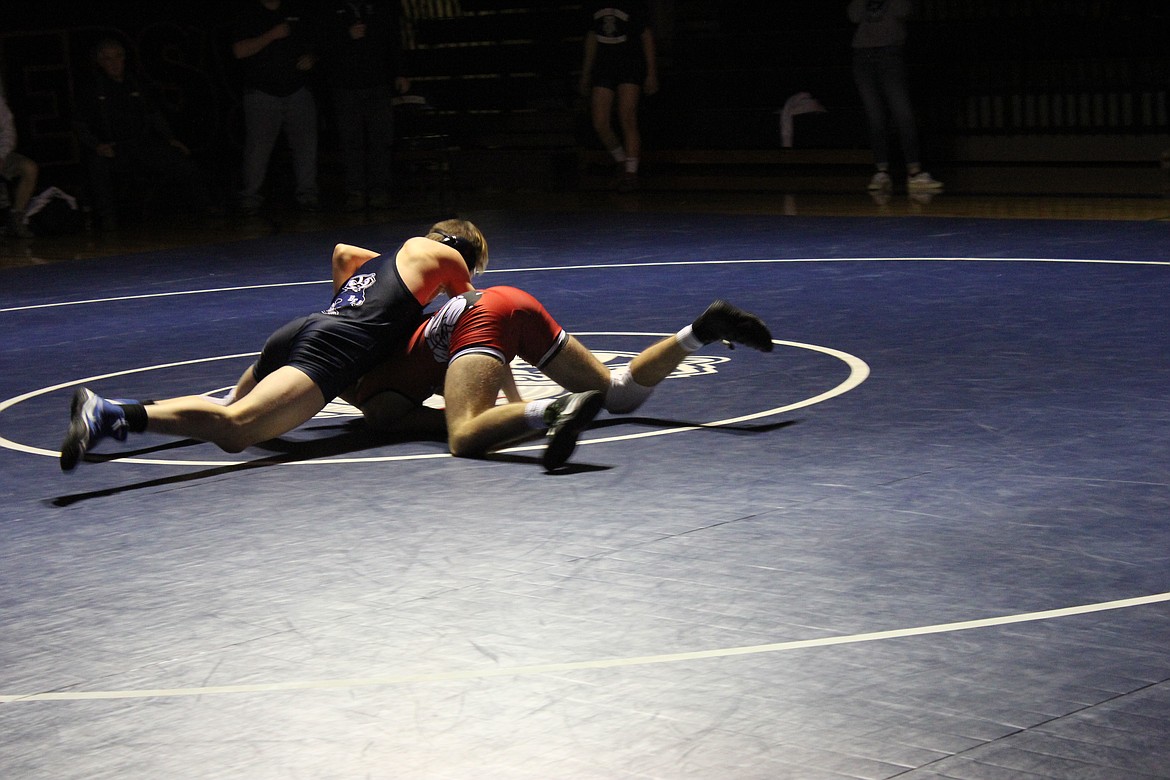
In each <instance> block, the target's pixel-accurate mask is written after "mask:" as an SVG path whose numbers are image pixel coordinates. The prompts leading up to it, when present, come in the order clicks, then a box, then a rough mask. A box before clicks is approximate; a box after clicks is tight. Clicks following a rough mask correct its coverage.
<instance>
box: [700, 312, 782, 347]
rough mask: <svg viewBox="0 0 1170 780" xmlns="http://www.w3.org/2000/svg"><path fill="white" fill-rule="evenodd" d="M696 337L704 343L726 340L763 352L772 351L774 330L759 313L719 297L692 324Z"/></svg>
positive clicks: (729, 342)
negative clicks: (771, 329)
mask: <svg viewBox="0 0 1170 780" xmlns="http://www.w3.org/2000/svg"><path fill="white" fill-rule="evenodd" d="M691 332H692V333H694V335H695V338H697V339H698V340H699V341H701V342H703V343H704V344H710V343H711V342H713V341H724V342H727V343H728V346H730V345H731V344H743V345H745V346H748V347H751V348H752V349H758V350H759V351H761V352H771V351H772V333H771V331H769V330H768V326H767V325H765V324H764V321H763V320H761V319H760V318H759V317H757V316H756V315H754V314H752V313H751V312H747V311H744V310H743V309H741V308H739V307H738V306H732V305H731V304H730V303H728V302H727V301H723V300H719V301H715V302H714V303H712V304H711V305H710V306H708V307H707V310H706V311H705V312H703V313H702V314H700V315H699V318H698V319H696V320H695V321H694V323H693V324H692V325H691Z"/></svg>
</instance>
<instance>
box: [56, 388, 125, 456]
mask: <svg viewBox="0 0 1170 780" xmlns="http://www.w3.org/2000/svg"><path fill="white" fill-rule="evenodd" d="M129 433H130V428H129V426H128V425H127V424H126V413H125V412H124V411H122V408H121V407H120V406H118V405H117V404H115V403H113V402H111V401H107V400H106V399H104V398H102V397H101V396H100V395H98V394H97V393H94V392H92V391H90V390H86V389H85V388H84V387H79V388H78V389H77V390H76V391H74V393H73V401H72V403H71V404H70V406H69V432H68V433H66V434H65V441H64V442H62V443H61V470H62V471H72V470H73V469H74V468H75V467H76V466H77V463H78V462H79V461H80V460H81V458H82V457H83V456H84V455H85V453H86V452H88V451H89V450H90V449H91V448H92V447H93V446H94V445H95V444H97V443H98V442H99V441H101V440H102V439H103V438H105V437H106V436H110V437H112V438H114V439H116V440H118V441H126V436H127V435H128V434H129Z"/></svg>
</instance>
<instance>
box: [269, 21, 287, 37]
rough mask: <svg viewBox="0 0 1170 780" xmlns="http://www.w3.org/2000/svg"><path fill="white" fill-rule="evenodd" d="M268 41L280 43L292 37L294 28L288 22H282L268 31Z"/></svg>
mask: <svg viewBox="0 0 1170 780" xmlns="http://www.w3.org/2000/svg"><path fill="white" fill-rule="evenodd" d="M267 35H268V40H270V41H279V40H280V39H281V38H287V37H288V36H290V35H292V27H291V26H289V23H288V22H281V23H280V24H278V25H276V26H275V27H273V28H272V29H271V30H269V31H268V33H267Z"/></svg>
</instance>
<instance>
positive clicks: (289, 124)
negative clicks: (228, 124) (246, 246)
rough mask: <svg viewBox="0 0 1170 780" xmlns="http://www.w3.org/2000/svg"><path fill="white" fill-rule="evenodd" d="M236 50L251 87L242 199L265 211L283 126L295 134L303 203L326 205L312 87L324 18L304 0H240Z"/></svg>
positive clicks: (309, 207) (244, 205) (291, 138)
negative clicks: (320, 182)
mask: <svg viewBox="0 0 1170 780" xmlns="http://www.w3.org/2000/svg"><path fill="white" fill-rule="evenodd" d="M239 2H240V3H241V4H242V5H241V9H240V16H239V17H238V18H237V20H236V25H235V32H234V35H233V43H232V56H234V57H235V58H236V60H237V61H238V62H239V65H240V70H241V81H242V85H243V88H244V98H243V100H244V132H245V138H244V159H243V188H242V189H241V191H240V194H239V206H240V209H241V210H242V211H243V212H244V213H245V214H252V213H255V212H257V211H259V209H260V206H261V205H263V203H264V196H263V194H262V193H261V190H262V188H263V187H264V180H265V179H266V178H267V176H268V163H269V161H270V160H271V158H272V150H273V149H274V148H275V147H276V139H277V137H278V136H279V135H280V132H281V130H283V131H284V134H285V137H286V138H288V145H289V150H290V151H291V152H292V162H293V175H294V177H295V179H296V202H297V206H298V207H299V208H300V209H302V210H304V211H316V210H317V209H318V208H319V201H318V194H317V101H316V98H314V96H313V93H312V91H311V90H310V88H309V79H310V75H311V73H312V72H313V70H314V68H315V67H316V65H317V61H318V59H319V58H318V55H317V53H316V50H317V42H318V38H319V35H318V20H317V19H315V18H313V17H312V16H311V15H310V14H309V10H308V8H307V6H305V5H304V4H303V3H299V2H297V0H239Z"/></svg>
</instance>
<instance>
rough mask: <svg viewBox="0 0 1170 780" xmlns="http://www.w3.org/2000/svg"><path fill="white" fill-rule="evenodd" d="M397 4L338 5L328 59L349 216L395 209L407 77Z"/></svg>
mask: <svg viewBox="0 0 1170 780" xmlns="http://www.w3.org/2000/svg"><path fill="white" fill-rule="evenodd" d="M397 5H398V4H397V3H389V2H385V0H383V1H382V2H376V1H374V0H366V1H365V2H349V1H348V0H335V2H333V4H332V8H331V9H330V19H329V28H330V38H329V47H328V51H327V55H326V58H327V60H328V62H327V66H328V67H327V71H328V77H329V84H330V91H331V95H332V98H333V110H334V113H335V116H336V119H337V140H338V143H339V144H340V146H341V150H340V151H341V160H342V165H343V167H344V176H345V210H346V211H360V210H362V209H363V208H365V207H366V206H369V207H371V208H379V209H380V208H386V207H387V206H389V205H390V195H391V184H392V181H391V179H392V170H393V169H392V165H393V157H392V153H393V144H394V107H393V100H394V96H395V95H396V94H402V93H404V92H406V91H408V90H409V89H410V81H409V79H407V78H406V77H405V76H403V75H402V39H401V27H400V21H399V18H398V11H397Z"/></svg>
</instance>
